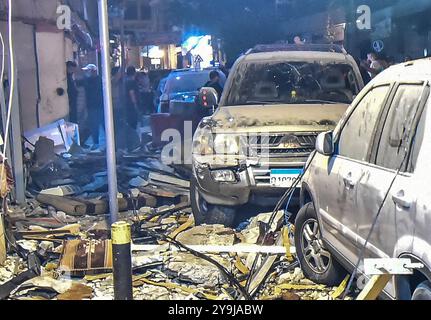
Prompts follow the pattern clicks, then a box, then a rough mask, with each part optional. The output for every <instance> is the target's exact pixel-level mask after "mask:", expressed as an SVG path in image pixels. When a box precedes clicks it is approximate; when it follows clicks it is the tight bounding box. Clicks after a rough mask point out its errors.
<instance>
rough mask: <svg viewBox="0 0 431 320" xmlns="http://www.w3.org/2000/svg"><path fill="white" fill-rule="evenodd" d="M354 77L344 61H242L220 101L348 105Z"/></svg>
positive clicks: (227, 104) (352, 90) (354, 90)
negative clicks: (228, 89) (341, 62)
mask: <svg viewBox="0 0 431 320" xmlns="http://www.w3.org/2000/svg"><path fill="white" fill-rule="evenodd" d="M355 78H356V77H355V76H354V71H353V69H352V67H351V66H349V65H347V64H321V63H309V62H291V63H288V62H261V63H259V62H248V63H242V64H241V65H239V66H238V72H236V75H235V78H234V79H232V86H231V88H230V91H229V92H228V94H227V99H226V101H225V103H224V104H225V105H226V106H235V105H253V104H301V103H307V104H309V103H346V104H350V103H351V102H352V101H353V98H354V96H355V95H356V94H357V93H358V92H357V89H356V88H357V87H358V86H357V83H356V80H352V79H355Z"/></svg>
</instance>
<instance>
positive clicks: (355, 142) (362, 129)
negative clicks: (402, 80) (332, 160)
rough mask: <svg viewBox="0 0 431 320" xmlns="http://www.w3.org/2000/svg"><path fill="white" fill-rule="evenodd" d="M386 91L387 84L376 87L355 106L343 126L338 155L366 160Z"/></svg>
mask: <svg viewBox="0 0 431 320" xmlns="http://www.w3.org/2000/svg"><path fill="white" fill-rule="evenodd" d="M388 92H389V85H388V86H381V87H376V88H374V89H372V90H371V91H370V92H368V93H367V95H366V96H365V97H364V98H363V99H362V100H361V102H360V103H359V104H358V105H357V106H356V108H355V110H354V111H353V113H352V114H351V116H350V117H349V119H348V120H347V122H346V124H345V125H344V126H343V130H342V132H341V135H340V139H339V142H338V154H339V155H341V156H344V157H347V158H350V159H354V160H359V161H367V160H368V159H367V155H368V151H369V147H370V145H371V143H372V135H373V133H374V129H375V127H376V124H377V121H378V119H379V114H380V111H381V109H382V107H383V104H384V102H385V98H386V96H387V94H388Z"/></svg>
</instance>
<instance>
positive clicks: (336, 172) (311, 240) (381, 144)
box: [295, 59, 431, 299]
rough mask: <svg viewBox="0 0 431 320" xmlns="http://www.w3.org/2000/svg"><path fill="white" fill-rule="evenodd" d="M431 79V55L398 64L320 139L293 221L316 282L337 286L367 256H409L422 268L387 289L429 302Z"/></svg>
mask: <svg viewBox="0 0 431 320" xmlns="http://www.w3.org/2000/svg"><path fill="white" fill-rule="evenodd" d="M430 81H431V60H430V59H424V60H418V61H415V62H409V63H405V64H401V65H398V66H394V67H391V68H390V69H388V70H386V71H384V72H383V73H382V74H380V75H379V76H378V77H376V78H375V79H374V80H373V81H372V82H371V83H370V84H369V85H368V86H367V87H366V88H365V89H364V90H363V91H362V92H361V93H360V94H359V96H358V97H357V98H356V99H355V101H354V102H353V104H352V106H351V107H350V108H349V109H348V111H347V113H346V114H345V116H344V117H343V119H342V121H341V122H340V123H339V125H338V126H337V128H336V129H335V131H334V132H328V133H322V134H321V135H320V136H319V137H318V139H317V145H316V148H317V153H316V154H315V155H314V157H313V156H312V157H311V158H310V159H309V170H308V171H307V173H306V174H305V176H304V179H303V182H302V191H301V204H302V206H303V207H302V209H301V210H300V212H299V213H298V215H297V217H296V228H295V238H296V239H295V241H296V247H297V251H298V256H299V259H300V262H301V265H302V267H303V270H304V272H305V274H306V275H307V276H308V277H309V278H310V279H312V280H314V281H316V282H318V283H325V284H330V285H335V284H336V285H338V284H339V282H340V281H341V280H342V278H343V277H344V275H345V271H344V270H343V269H344V268H345V269H347V270H349V271H350V270H353V269H354V266H355V265H357V264H358V263H359V274H362V273H363V272H364V267H363V265H364V264H363V261H364V259H367V258H409V259H411V260H412V261H413V262H416V263H421V264H423V265H424V267H423V268H422V269H418V270H415V271H414V274H413V275H411V276H395V277H394V279H393V281H392V282H391V283H390V284H389V285H388V286H387V287H386V288H385V291H384V293H385V295H386V296H387V297H389V298H393V299H395V298H397V299H411V298H413V299H431V282H430V280H431V233H430V228H431V188H430V186H429V180H428V179H430V180H431V171H430V169H431V165H430V159H431V130H430V129H431V128H430V126H431V113H430V111H431V110H430V109H429V105H430V103H431V101H430V99H429V94H430ZM373 225H374V226H375V227H374V228H372V226H373ZM371 230H372V231H371ZM368 238H369V241H368V243H367V241H366V240H367V239H368ZM366 243H367V245H365V244H366ZM362 252H363V253H364V254H361V253H362ZM341 266H343V267H344V268H342V267H341Z"/></svg>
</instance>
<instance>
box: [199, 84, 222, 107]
mask: <svg viewBox="0 0 431 320" xmlns="http://www.w3.org/2000/svg"><path fill="white" fill-rule="evenodd" d="M218 102H219V101H218V93H217V91H216V90H215V89H214V88H211V87H204V88H202V89H200V90H199V97H198V103H199V105H200V106H202V107H204V108H208V109H212V110H213V111H215V108H216V107H217V105H218Z"/></svg>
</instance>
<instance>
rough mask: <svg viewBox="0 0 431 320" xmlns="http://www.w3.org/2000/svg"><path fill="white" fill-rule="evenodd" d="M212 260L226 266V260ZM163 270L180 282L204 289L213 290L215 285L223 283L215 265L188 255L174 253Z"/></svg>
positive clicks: (218, 257) (222, 278) (223, 280)
mask: <svg viewBox="0 0 431 320" xmlns="http://www.w3.org/2000/svg"><path fill="white" fill-rule="evenodd" d="M213 258H214V259H215V260H217V261H218V262H219V263H221V264H222V265H224V266H227V262H226V260H225V259H223V258H221V257H220V256H214V257H213ZM165 268H166V270H167V271H168V272H170V273H172V274H174V275H175V276H176V277H178V279H179V280H180V281H184V282H189V283H194V284H197V285H202V286H204V287H205V288H215V287H216V286H217V285H219V284H221V283H225V279H224V277H223V275H222V274H221V273H220V270H219V269H218V268H217V267H216V266H215V265H213V264H211V263H209V262H207V261H203V260H202V259H200V258H197V257H195V256H193V255H192V254H189V253H180V252H178V253H176V254H175V255H173V256H172V257H171V258H170V259H169V261H168V262H167V264H166V267H165Z"/></svg>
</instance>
